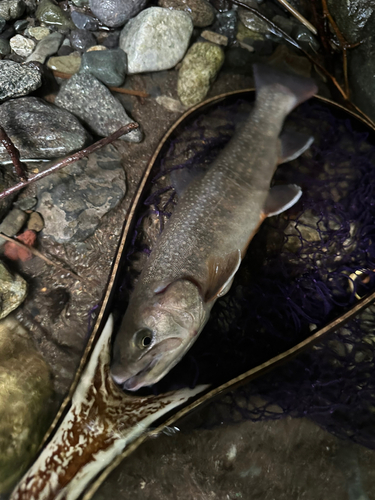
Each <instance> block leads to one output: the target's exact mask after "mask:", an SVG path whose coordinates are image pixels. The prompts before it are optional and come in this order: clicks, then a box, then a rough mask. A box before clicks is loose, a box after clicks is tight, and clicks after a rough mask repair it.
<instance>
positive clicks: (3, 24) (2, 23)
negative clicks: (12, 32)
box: [0, 17, 7, 33]
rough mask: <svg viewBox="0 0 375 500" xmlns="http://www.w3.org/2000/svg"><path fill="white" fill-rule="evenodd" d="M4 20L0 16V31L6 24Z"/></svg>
mask: <svg viewBox="0 0 375 500" xmlns="http://www.w3.org/2000/svg"><path fill="white" fill-rule="evenodd" d="M6 23H7V22H6V20H5V19H4V18H2V17H0V33H2V32H3V31H4V28H5V25H6Z"/></svg>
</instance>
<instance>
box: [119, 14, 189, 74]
mask: <svg viewBox="0 0 375 500" xmlns="http://www.w3.org/2000/svg"><path fill="white" fill-rule="evenodd" d="M192 32H193V22H192V20H191V18H190V16H189V14H186V12H181V11H178V10H168V9H162V8H161V7H150V8H149V9H146V10H144V11H143V12H141V13H140V14H138V16H137V17H136V18H134V19H131V20H130V21H129V22H128V23H127V25H126V26H125V28H124V29H123V30H122V32H121V36H120V48H121V49H122V50H123V51H124V52H126V54H127V56H128V73H129V74H132V73H143V72H146V71H162V70H164V69H170V68H173V66H175V65H176V64H177V63H178V62H179V61H180V60H181V59H182V58H183V56H184V54H185V52H186V49H187V47H188V45H189V40H190V37H191V34H192Z"/></svg>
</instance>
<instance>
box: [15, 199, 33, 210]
mask: <svg viewBox="0 0 375 500" xmlns="http://www.w3.org/2000/svg"><path fill="white" fill-rule="evenodd" d="M37 203H38V200H37V199H36V198H35V197H34V196H28V197H27V198H21V199H20V200H17V201H16V202H15V203H14V206H15V207H17V208H19V209H20V210H31V209H33V208H34V207H35V206H36V204H37Z"/></svg>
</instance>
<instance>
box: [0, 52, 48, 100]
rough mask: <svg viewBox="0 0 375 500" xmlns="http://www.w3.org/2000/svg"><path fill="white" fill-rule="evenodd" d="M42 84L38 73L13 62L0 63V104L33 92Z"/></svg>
mask: <svg viewBox="0 0 375 500" xmlns="http://www.w3.org/2000/svg"><path fill="white" fill-rule="evenodd" d="M41 84H42V77H41V74H40V72H39V71H38V70H37V69H35V68H31V67H29V66H24V65H21V64H19V63H16V62H14V61H5V60H3V61H0V102H2V101H5V100H6V99H10V98H11V97H19V96H23V95H27V94H29V93H30V92H33V91H34V90H36V89H37V88H38V87H40V86H41Z"/></svg>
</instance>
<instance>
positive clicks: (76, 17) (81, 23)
mask: <svg viewBox="0 0 375 500" xmlns="http://www.w3.org/2000/svg"><path fill="white" fill-rule="evenodd" d="M71 17H72V21H73V23H74V24H75V25H76V27H77V28H78V29H80V30H89V31H96V30H97V29H98V27H99V22H98V20H97V19H95V17H93V16H89V15H88V14H84V13H83V12H78V11H77V10H73V12H72V13H71Z"/></svg>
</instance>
